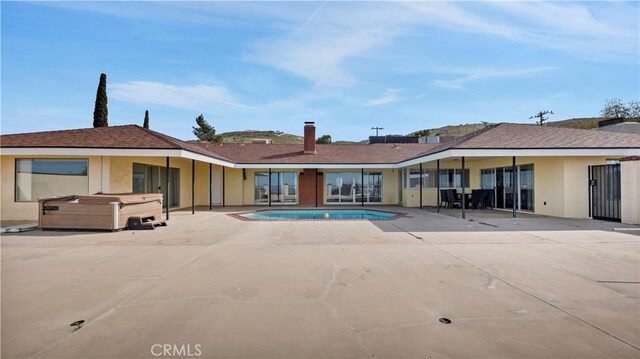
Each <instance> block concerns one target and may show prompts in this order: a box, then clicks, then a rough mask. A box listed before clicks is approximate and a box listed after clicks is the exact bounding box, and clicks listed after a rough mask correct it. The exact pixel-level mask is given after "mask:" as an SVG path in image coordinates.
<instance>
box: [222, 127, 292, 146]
mask: <svg viewBox="0 0 640 359" xmlns="http://www.w3.org/2000/svg"><path fill="white" fill-rule="evenodd" d="M219 135H220V136H222V142H223V143H251V140H252V139H254V138H259V139H270V140H271V141H272V142H273V143H277V144H303V143H304V137H302V136H296V135H292V134H289V133H284V132H281V131H255V130H245V131H233V132H224V133H220V134H219Z"/></svg>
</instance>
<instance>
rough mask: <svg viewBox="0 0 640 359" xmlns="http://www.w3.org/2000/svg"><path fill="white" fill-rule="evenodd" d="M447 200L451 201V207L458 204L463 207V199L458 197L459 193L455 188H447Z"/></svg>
mask: <svg viewBox="0 0 640 359" xmlns="http://www.w3.org/2000/svg"><path fill="white" fill-rule="evenodd" d="M447 202H449V208H454V207H455V206H456V205H458V206H459V207H462V200H461V199H458V194H457V193H456V190H455V189H448V190H447Z"/></svg>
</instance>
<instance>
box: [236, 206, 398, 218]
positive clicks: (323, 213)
mask: <svg viewBox="0 0 640 359" xmlns="http://www.w3.org/2000/svg"><path fill="white" fill-rule="evenodd" d="M398 215H399V214H398V213H393V212H384V211H375V210H370V209H286V210H285V209H269V210H260V211H255V212H248V213H237V214H236V216H238V217H241V218H244V219H249V220H256V221H264V220H266V221H278V220H281V221H282V220H284V221H286V220H300V219H302V220H305V219H306V220H309V219H314V220H385V219H393V218H395V217H396V216H398Z"/></svg>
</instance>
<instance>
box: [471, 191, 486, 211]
mask: <svg viewBox="0 0 640 359" xmlns="http://www.w3.org/2000/svg"><path fill="white" fill-rule="evenodd" d="M471 206H472V208H473V209H482V208H484V190H481V189H474V190H471Z"/></svg>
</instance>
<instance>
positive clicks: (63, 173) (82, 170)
mask: <svg viewBox="0 0 640 359" xmlns="http://www.w3.org/2000/svg"><path fill="white" fill-rule="evenodd" d="M88 167H89V161H88V160H75V159H17V160H16V193H15V196H16V197H15V198H16V201H35V200H37V199H38V197H47V196H64V195H70V194H87V193H89V176H88V174H87V173H88Z"/></svg>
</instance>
